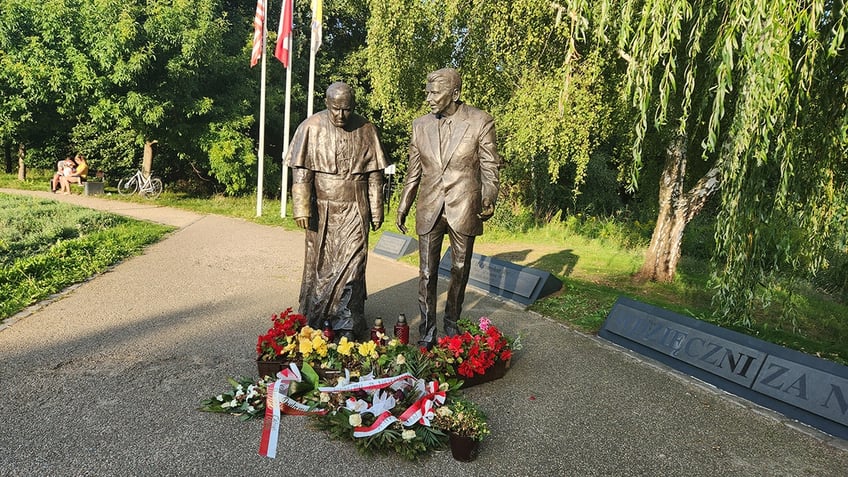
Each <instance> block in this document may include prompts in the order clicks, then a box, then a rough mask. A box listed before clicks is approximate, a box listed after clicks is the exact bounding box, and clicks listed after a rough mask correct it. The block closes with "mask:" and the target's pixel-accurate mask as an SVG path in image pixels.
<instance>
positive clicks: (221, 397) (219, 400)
mask: <svg viewBox="0 0 848 477" xmlns="http://www.w3.org/2000/svg"><path fill="white" fill-rule="evenodd" d="M215 399H217V400H218V402H224V395H223V394H219V395H217V396H215Z"/></svg>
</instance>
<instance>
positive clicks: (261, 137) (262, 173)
mask: <svg viewBox="0 0 848 477" xmlns="http://www.w3.org/2000/svg"><path fill="white" fill-rule="evenodd" d="M263 7H264V8H265V11H264V12H263V14H262V16H263V17H264V18H265V20H264V21H263V22H262V86H260V88H259V89H260V93H259V94H260V97H259V152H258V153H257V159H258V161H257V162H258V167H259V170H258V172H257V175H258V177H257V179H256V216H257V217H262V197H263V194H264V192H263V190H262V189H263V187H262V186H263V182H264V181H263V179H264V177H265V75H266V71H267V69H268V68H267V66H266V64H267V62H266V57H267V56H268V55H267V53H268V51H267V49H266V42H267V41H268V3H267V2H266V3H265V4H264V5H263Z"/></svg>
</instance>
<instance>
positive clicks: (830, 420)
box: [598, 297, 848, 439]
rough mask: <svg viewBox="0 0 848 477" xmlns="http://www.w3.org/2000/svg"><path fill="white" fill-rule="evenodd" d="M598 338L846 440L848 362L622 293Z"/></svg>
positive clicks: (847, 437)
mask: <svg viewBox="0 0 848 477" xmlns="http://www.w3.org/2000/svg"><path fill="white" fill-rule="evenodd" d="M598 336H600V337H602V338H604V339H607V340H609V341H612V342H613V343H617V344H619V345H621V346H623V347H625V348H628V349H630V350H633V351H635V352H637V353H640V354H642V355H645V356H648V357H650V358H652V359H655V360H657V361H660V362H662V363H664V364H666V365H668V366H670V367H672V368H674V369H677V370H679V371H682V372H684V373H687V374H689V375H691V376H694V377H696V378H698V379H700V380H702V381H705V382H707V383H710V384H713V385H715V386H717V387H719V388H721V389H724V390H725V391H728V392H731V393H733V394H736V395H738V396H741V397H743V398H745V399H748V400H750V401H752V402H755V403H757V404H759V405H761V406H765V407H768V408H770V409H774V410H775V411H778V412H780V413H782V414H784V415H786V416H787V417H790V418H792V419H796V420H798V421H801V422H803V423H806V424H808V425H810V426H813V427H816V428H818V429H820V430H822V431H824V432H827V433H828V434H832V435H834V436H837V437H840V438H842V439H848V367H846V366H842V365H840V364H838V363H834V362H832V361H827V360H823V359H819V358H817V357H815V356H811V355H808V354H804V353H800V352H798V351H794V350H791V349H788V348H784V347H782V346H777V345H775V344H773V343H768V342H766V341H762V340H759V339H757V338H754V337H752V336H748V335H743V334H741V333H737V332H735V331H731V330H727V329H724V328H721V327H718V326H715V325H712V324H709V323H707V322H704V321H700V320H696V319H693V318H689V317H686V316H683V315H679V314H676V313H673V312H671V311H668V310H664V309H662V308H658V307H655V306H652V305H648V304H646V303H641V302H638V301H635V300H631V299H628V298H624V297H620V298H619V299H618V301H616V303H615V305H614V306H613V308H612V310H611V311H610V314H609V315H608V316H607V319H606V321H605V322H604V325H603V327H602V328H601V330H600V331H599V332H598Z"/></svg>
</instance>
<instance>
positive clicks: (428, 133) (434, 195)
mask: <svg viewBox="0 0 848 477" xmlns="http://www.w3.org/2000/svg"><path fill="white" fill-rule="evenodd" d="M461 90H462V80H461V79H460V77H459V73H458V72H457V71H456V70H454V69H452V68H444V69H441V70H438V71H434V72H432V73H430V74H429V75H428V76H427V85H426V88H425V90H424V91H425V93H426V101H427V103H428V104H429V105H430V112H431V113H432V114H427V115H425V116H422V117H420V118H417V119H416V120H415V121H413V122H412V142H411V145H410V147H409V165H408V168H407V171H406V179H405V184H404V188H403V191H402V193H401V197H400V204H399V205H398V209H397V224H396V225H397V227H398V229H399V230H400V231H401V232H403V233H406V232H407V229H406V226H405V224H404V223H405V221H406V216H407V214H408V213H409V209H410V207H412V202H413V201H414V200H415V199H416V194H417V203H418V205H417V212H416V216H415V231H416V233H417V234H418V239H419V242H418V251H419V255H420V257H419V259H420V267H419V284H418V304H419V308H420V310H421V324H420V326H419V332H420V338H419V344H420V345H421V346H423V347H426V348H427V349H430V348H431V347H432V346H433V345H434V344H435V342H436V337H437V336H436V335H437V329H436V290H437V287H436V285H437V280H438V271H439V261H440V258H441V257H440V255H441V249H442V242H443V239H444V236H445V234H447V235H448V237H449V239H450V245H451V269H450V274H451V278H450V286H449V289H448V296H447V303H446V305H445V316H444V331H445V334H447V335H454V334H457V333H458V331H459V330H458V329H457V324H456V321H457V319H459V318H460V313H462V302H463V300H464V299H465V287H466V285H467V283H468V274H469V266H470V264H471V257H472V254H473V249H474V238H475V237H476V236H478V235H480V234H482V233H483V222H484V221H485V220H488V219H489V218H491V217H492V214H494V211H495V202H496V201H497V198H498V181H499V179H498V176H499V169H500V156H498V152H497V147H496V144H495V122H494V120H493V119H492V116H490V115H489V114H488V113H486V112H484V111H481V110H479V109H477V108H473V107H471V106H468V105H466V104H464V103H463V102H461V101H460V100H459V95H460V91H461Z"/></svg>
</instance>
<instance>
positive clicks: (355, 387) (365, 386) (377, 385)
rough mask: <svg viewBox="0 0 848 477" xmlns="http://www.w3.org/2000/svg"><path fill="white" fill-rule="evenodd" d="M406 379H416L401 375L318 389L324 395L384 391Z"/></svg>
mask: <svg viewBox="0 0 848 477" xmlns="http://www.w3.org/2000/svg"><path fill="white" fill-rule="evenodd" d="M405 379H415V376H413V375H411V374H409V373H403V374H399V375H397V376H392V377H390V378H381V379H369V380H366V381H358V382H355V383H350V384H345V385H343V386H334V387H323V388H318V390H319V391H321V392H322V393H341V392H347V391H372V390H374V389H383V388H385V387H387V386H391V385H392V384H394V383H396V382H398V381H403V380H405Z"/></svg>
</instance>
